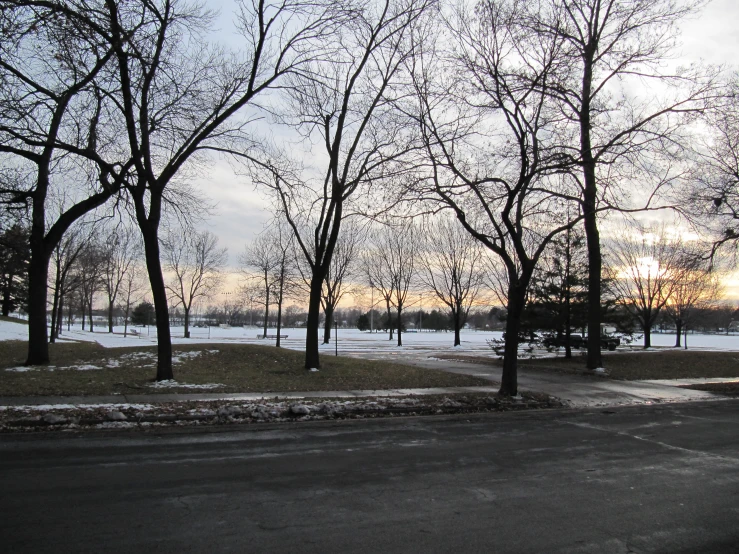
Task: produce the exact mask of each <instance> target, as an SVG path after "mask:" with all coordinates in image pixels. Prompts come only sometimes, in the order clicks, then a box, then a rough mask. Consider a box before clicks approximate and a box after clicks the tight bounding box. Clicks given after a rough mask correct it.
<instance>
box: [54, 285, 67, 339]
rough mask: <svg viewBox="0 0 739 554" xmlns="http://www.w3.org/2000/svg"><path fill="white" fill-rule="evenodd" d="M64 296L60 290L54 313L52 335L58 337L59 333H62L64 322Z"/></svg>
mask: <svg viewBox="0 0 739 554" xmlns="http://www.w3.org/2000/svg"><path fill="white" fill-rule="evenodd" d="M64 297H65V294H64V292H62V293H61V294H60V295H59V309H58V310H57V313H56V318H57V321H56V324H55V325H54V328H55V331H54V337H56V338H58V337H59V335H61V334H62V324H63V323H64Z"/></svg>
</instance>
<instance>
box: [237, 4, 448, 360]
mask: <svg viewBox="0 0 739 554" xmlns="http://www.w3.org/2000/svg"><path fill="white" fill-rule="evenodd" d="M433 5H434V1H433V0H401V1H391V0H380V1H378V2H367V3H364V4H362V5H361V6H359V5H357V6H354V7H353V9H352V10H350V12H349V13H350V17H349V18H348V19H347V20H346V21H345V22H344V23H343V26H342V29H341V31H340V32H339V33H338V35H337V36H336V37H335V40H334V41H333V42H332V43H331V48H332V50H331V54H330V56H327V58H326V59H324V60H320V61H318V62H316V63H315V64H312V65H311V68H310V73H311V74H310V78H309V79H297V78H296V79H294V80H293V81H292V82H291V87H290V89H289V91H288V93H289V98H288V101H289V104H288V106H287V107H286V108H285V110H283V111H282V112H281V115H280V119H281V121H283V122H284V123H287V124H288V125H290V126H292V127H293V128H295V129H297V131H298V132H299V133H301V134H302V135H303V136H304V137H305V138H306V139H308V140H309V141H311V142H312V143H315V144H320V145H322V147H323V148H325V151H324V152H322V155H321V157H320V158H319V157H317V156H316V155H315V154H314V156H313V158H314V159H315V160H316V162H322V166H323V167H321V168H319V169H318V170H317V172H311V171H309V169H305V170H304V169H302V168H300V167H297V165H298V164H296V163H294V162H293V163H283V162H279V163H278V162H275V161H274V160H273V159H270V160H267V161H265V160H261V161H259V160H254V159H253V160H252V163H253V165H252V166H250V167H251V170H252V173H251V177H252V180H253V181H255V182H258V183H260V184H263V185H265V186H269V187H272V189H273V190H274V191H275V194H276V197H277V199H278V203H279V206H280V210H281V211H282V213H283V214H284V217H285V218H286V219H287V221H288V223H289V224H290V226H291V227H292V229H293V232H294V233H295V238H296V242H297V243H298V248H299V249H300V251H301V252H302V255H303V256H304V257H305V260H306V263H307V265H308V266H309V268H310V272H311V278H310V293H309V299H308V321H307V333H306V349H305V367H306V369H317V368H319V367H320V359H319V350H318V344H319V343H318V328H319V323H320V311H321V296H322V292H321V291H322V289H323V287H324V286H325V282H326V275H327V273H328V272H329V271H330V267H331V262H332V258H333V255H334V251H335V249H336V245H337V241H338V239H339V235H340V230H341V226H342V222H343V221H344V219H345V217H346V216H347V215H349V212H350V208H349V206H350V204H351V201H352V200H353V199H355V198H356V197H358V196H360V195H361V193H362V191H367V190H368V189H369V187H370V186H371V185H372V184H374V183H375V182H376V181H377V180H378V179H384V178H387V177H388V176H389V175H392V174H393V173H395V172H398V171H400V166H399V165H398V162H399V159H400V158H401V157H402V156H403V155H404V154H405V153H407V152H408V151H409V150H410V149H412V147H413V145H412V143H410V142H409V141H408V140H407V138H406V137H405V136H404V133H405V126H404V124H403V122H402V121H400V120H399V119H398V118H397V117H396V116H395V113H394V103H395V100H396V99H397V97H398V95H400V94H402V90H401V88H400V87H399V82H400V80H401V79H400V77H401V75H402V73H403V70H404V64H405V61H406V60H407V58H408V56H409V55H410V54H411V52H412V51H413V48H414V46H415V44H416V42H417V37H416V35H415V29H416V27H417V24H418V22H419V21H420V20H421V19H422V18H423V16H424V15H425V14H426V12H427V11H429V10H430V8H431V7H432V6H433ZM280 157H284V156H280ZM272 158H274V156H272ZM316 173H317V176H316Z"/></svg>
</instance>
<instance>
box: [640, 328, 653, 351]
mask: <svg viewBox="0 0 739 554" xmlns="http://www.w3.org/2000/svg"><path fill="white" fill-rule="evenodd" d="M642 330H643V331H644V348H652V326H651V325H649V324H648V323H647V324H646V325H644V326H643V327H642Z"/></svg>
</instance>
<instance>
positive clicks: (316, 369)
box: [308, 367, 318, 373]
mask: <svg viewBox="0 0 739 554" xmlns="http://www.w3.org/2000/svg"><path fill="white" fill-rule="evenodd" d="M308 371H310V372H311V373H318V368H317V367H312V368H310V369H309V370H308Z"/></svg>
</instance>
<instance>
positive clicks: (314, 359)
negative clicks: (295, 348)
mask: <svg viewBox="0 0 739 554" xmlns="http://www.w3.org/2000/svg"><path fill="white" fill-rule="evenodd" d="M322 288H323V275H315V274H314V275H313V277H312V278H311V282H310V295H309V297H308V320H307V322H306V334H305V369H319V368H320V367H321V360H320V358H319V354H318V327H319V325H320V322H321V289H322Z"/></svg>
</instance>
